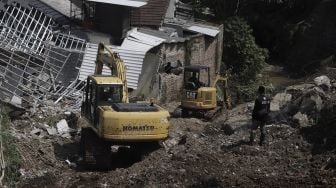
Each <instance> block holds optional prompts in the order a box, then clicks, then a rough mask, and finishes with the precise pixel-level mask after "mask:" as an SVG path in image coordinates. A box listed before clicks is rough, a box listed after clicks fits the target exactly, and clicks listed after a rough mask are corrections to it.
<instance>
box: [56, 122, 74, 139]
mask: <svg viewBox="0 0 336 188" xmlns="http://www.w3.org/2000/svg"><path fill="white" fill-rule="evenodd" d="M56 127H57V131H58V133H59V134H60V135H61V136H62V137H65V138H70V137H71V136H70V134H69V133H70V128H69V126H68V123H67V121H66V120H65V119H62V120H61V121H59V122H58V123H57V124H56Z"/></svg>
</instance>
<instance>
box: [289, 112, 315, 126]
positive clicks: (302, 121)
mask: <svg viewBox="0 0 336 188" xmlns="http://www.w3.org/2000/svg"><path fill="white" fill-rule="evenodd" d="M293 121H294V122H295V123H296V124H297V125H298V126H299V127H310V126H311V124H310V121H309V119H308V116H307V115H306V114H302V113H301V112H298V113H296V114H295V115H294V116H293Z"/></svg>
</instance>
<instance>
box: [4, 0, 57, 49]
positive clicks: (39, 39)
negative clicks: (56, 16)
mask: <svg viewBox="0 0 336 188" xmlns="http://www.w3.org/2000/svg"><path fill="white" fill-rule="evenodd" d="M0 24H1V25H0V26H1V27H2V32H1V33H0V38H1V39H6V38H12V39H13V40H12V41H11V42H14V44H8V45H11V46H14V47H15V48H16V49H24V47H26V48H29V49H30V50H32V51H33V52H34V53H36V54H43V50H44V47H45V42H44V41H48V40H50V39H51V38H52V36H53V32H52V25H54V24H55V23H54V22H53V21H52V19H51V18H49V17H47V16H46V15H44V14H43V13H41V12H39V11H38V10H36V9H34V8H31V9H27V8H24V7H22V6H20V5H19V4H18V5H16V6H7V8H6V10H5V11H4V13H3V16H2V19H1V23H0Z"/></svg>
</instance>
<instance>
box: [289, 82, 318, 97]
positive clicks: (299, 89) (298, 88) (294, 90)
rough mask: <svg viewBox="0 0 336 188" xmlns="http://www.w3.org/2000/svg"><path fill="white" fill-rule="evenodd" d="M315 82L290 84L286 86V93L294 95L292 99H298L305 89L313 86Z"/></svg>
mask: <svg viewBox="0 0 336 188" xmlns="http://www.w3.org/2000/svg"><path fill="white" fill-rule="evenodd" d="M314 86H315V85H314V84H300V85H294V86H289V87H287V88H286V93H287V94H291V95H292V99H296V98H298V97H300V96H301V95H302V94H303V92H304V91H306V90H308V89H311V88H313V87H314Z"/></svg>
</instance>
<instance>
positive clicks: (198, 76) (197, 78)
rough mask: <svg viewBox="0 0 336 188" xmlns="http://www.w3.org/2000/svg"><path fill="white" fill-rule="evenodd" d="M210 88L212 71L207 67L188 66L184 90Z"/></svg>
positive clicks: (185, 69)
mask: <svg viewBox="0 0 336 188" xmlns="http://www.w3.org/2000/svg"><path fill="white" fill-rule="evenodd" d="M209 86H210V70H209V67H206V66H198V65H194V66H187V67H185V68H184V88H185V89H188V90H197V89H198V88H200V87H209Z"/></svg>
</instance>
